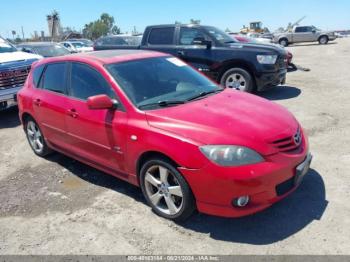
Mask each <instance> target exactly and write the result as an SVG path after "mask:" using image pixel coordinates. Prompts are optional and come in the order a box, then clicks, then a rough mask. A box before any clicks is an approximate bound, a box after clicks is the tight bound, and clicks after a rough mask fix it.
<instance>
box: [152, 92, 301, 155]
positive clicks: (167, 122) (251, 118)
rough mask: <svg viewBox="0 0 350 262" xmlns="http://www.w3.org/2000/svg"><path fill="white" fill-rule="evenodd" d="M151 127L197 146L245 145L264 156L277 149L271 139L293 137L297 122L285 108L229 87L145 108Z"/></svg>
mask: <svg viewBox="0 0 350 262" xmlns="http://www.w3.org/2000/svg"><path fill="white" fill-rule="evenodd" d="M146 117H147V121H148V123H149V125H150V126H152V127H154V128H158V129H162V130H164V131H167V132H170V133H173V134H176V135H178V136H181V137H182V138H184V139H187V140H191V141H193V142H194V143H195V144H197V145H203V144H212V145H215V144H216V145H244V146H247V147H249V148H252V149H254V150H256V151H257V152H259V153H261V154H263V155H269V154H273V153H276V152H278V150H277V149H276V148H275V147H273V146H272V144H271V143H272V142H273V141H276V140H279V139H283V138H286V137H290V136H293V135H294V134H295V133H296V132H297V129H298V126H299V124H298V122H297V121H296V119H295V118H294V116H293V115H292V114H291V113H290V112H288V111H287V110H286V109H285V108H284V107H282V106H280V105H278V104H276V103H273V102H270V101H268V100H266V99H263V98H260V97H257V96H255V95H250V94H246V93H242V92H239V91H235V90H232V89H226V90H224V91H223V92H221V93H219V94H216V95H211V96H208V97H206V98H203V99H200V100H197V101H192V102H189V103H186V104H183V105H178V106H174V107H168V108H162V109H157V110H150V111H146Z"/></svg>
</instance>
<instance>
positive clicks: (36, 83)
mask: <svg viewBox="0 0 350 262" xmlns="http://www.w3.org/2000/svg"><path fill="white" fill-rule="evenodd" d="M44 68H45V65H39V66H37V67H35V68H34V69H33V84H34V86H35V87H36V88H38V87H39V82H40V79H41V75H42V74H43V71H44Z"/></svg>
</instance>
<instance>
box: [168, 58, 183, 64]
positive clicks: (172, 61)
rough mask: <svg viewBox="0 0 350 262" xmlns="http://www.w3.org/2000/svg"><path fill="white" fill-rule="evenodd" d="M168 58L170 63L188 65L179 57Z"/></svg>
mask: <svg viewBox="0 0 350 262" xmlns="http://www.w3.org/2000/svg"><path fill="white" fill-rule="evenodd" d="M166 60H168V61H169V62H170V63H173V64H174V65H176V66H186V64H185V63H184V62H182V61H181V60H180V59H177V58H176V57H170V58H167V59H166Z"/></svg>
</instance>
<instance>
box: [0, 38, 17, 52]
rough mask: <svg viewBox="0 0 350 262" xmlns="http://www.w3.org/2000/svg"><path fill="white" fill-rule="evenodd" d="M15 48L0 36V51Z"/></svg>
mask: <svg viewBox="0 0 350 262" xmlns="http://www.w3.org/2000/svg"><path fill="white" fill-rule="evenodd" d="M16 51H17V49H16V48H15V47H14V46H13V45H11V44H10V43H8V42H6V41H5V40H4V39H2V38H0V53H8V52H16Z"/></svg>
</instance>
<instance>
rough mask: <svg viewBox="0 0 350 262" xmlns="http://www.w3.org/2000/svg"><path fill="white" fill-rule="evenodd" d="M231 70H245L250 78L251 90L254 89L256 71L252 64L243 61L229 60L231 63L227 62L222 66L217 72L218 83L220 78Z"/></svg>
mask: <svg viewBox="0 0 350 262" xmlns="http://www.w3.org/2000/svg"><path fill="white" fill-rule="evenodd" d="M231 68H241V69H244V70H246V71H247V72H248V73H249V74H250V75H251V77H252V80H253V88H254V89H256V79H255V76H256V70H255V68H254V66H253V65H252V64H250V63H248V62H246V61H244V60H231V61H228V62H226V63H225V64H223V65H222V67H221V68H220V70H219V77H218V83H220V82H221V78H222V77H223V75H224V74H225V73H226V71H227V70H229V69H231Z"/></svg>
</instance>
